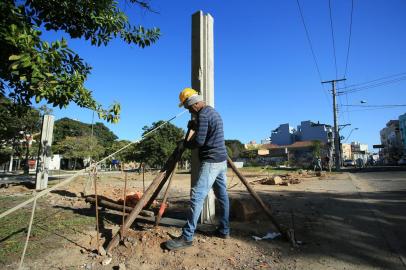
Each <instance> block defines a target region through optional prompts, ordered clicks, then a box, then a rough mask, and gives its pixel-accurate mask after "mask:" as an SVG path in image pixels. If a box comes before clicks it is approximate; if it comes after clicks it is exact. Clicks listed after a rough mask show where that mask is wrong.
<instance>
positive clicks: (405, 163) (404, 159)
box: [398, 158, 406, 165]
mask: <svg viewBox="0 0 406 270" xmlns="http://www.w3.org/2000/svg"><path fill="white" fill-rule="evenodd" d="M398 165H406V158H401V159H399V160H398Z"/></svg>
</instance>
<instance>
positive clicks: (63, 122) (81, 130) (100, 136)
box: [54, 117, 118, 149]
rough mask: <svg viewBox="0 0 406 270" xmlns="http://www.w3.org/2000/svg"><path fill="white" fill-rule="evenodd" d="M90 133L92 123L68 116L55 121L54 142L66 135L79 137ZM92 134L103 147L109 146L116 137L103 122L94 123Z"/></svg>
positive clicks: (89, 135)
mask: <svg viewBox="0 0 406 270" xmlns="http://www.w3.org/2000/svg"><path fill="white" fill-rule="evenodd" d="M91 135H92V125H91V124H86V123H83V122H80V121H76V120H73V119H70V118H67V117H65V118H62V119H59V120H57V121H55V125H54V143H55V144H56V143H58V142H60V141H62V140H63V139H65V138H66V137H80V136H88V137H91ZM93 136H94V137H96V138H97V140H98V142H99V144H101V145H102V146H103V147H104V148H105V149H108V148H109V147H111V145H112V144H113V143H114V141H115V140H116V139H117V138H118V137H117V136H116V135H115V134H114V133H113V132H112V131H111V130H110V129H109V128H108V127H106V126H105V125H104V124H103V123H95V124H94V125H93Z"/></svg>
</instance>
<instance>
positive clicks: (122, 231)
mask: <svg viewBox="0 0 406 270" xmlns="http://www.w3.org/2000/svg"><path fill="white" fill-rule="evenodd" d="M123 193H124V194H123V196H124V197H123V224H122V226H121V239H123V238H124V220H125V201H126V199H127V198H126V196H127V172H125V176H124V191H123Z"/></svg>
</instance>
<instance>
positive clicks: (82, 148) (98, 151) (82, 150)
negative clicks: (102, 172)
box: [54, 136, 105, 169]
mask: <svg viewBox="0 0 406 270" xmlns="http://www.w3.org/2000/svg"><path fill="white" fill-rule="evenodd" d="M54 149H55V151H56V152H58V153H61V154H62V155H63V157H64V158H68V159H74V161H75V165H74V169H76V160H77V159H84V158H92V159H95V160H98V159H99V158H100V156H101V155H102V154H103V153H104V150H105V149H104V148H103V146H102V145H101V144H100V143H98V141H97V139H96V138H95V137H89V136H79V137H69V136H68V137H66V138H65V139H63V140H62V141H60V142H58V143H57V144H55V146H54Z"/></svg>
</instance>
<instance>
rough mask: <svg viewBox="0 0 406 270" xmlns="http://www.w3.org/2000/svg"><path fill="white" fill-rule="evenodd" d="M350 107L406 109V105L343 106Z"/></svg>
mask: <svg viewBox="0 0 406 270" xmlns="http://www.w3.org/2000/svg"><path fill="white" fill-rule="evenodd" d="M343 106H348V107H371V108H384V107H406V104H396V105H352V104H351V105H343Z"/></svg>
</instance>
